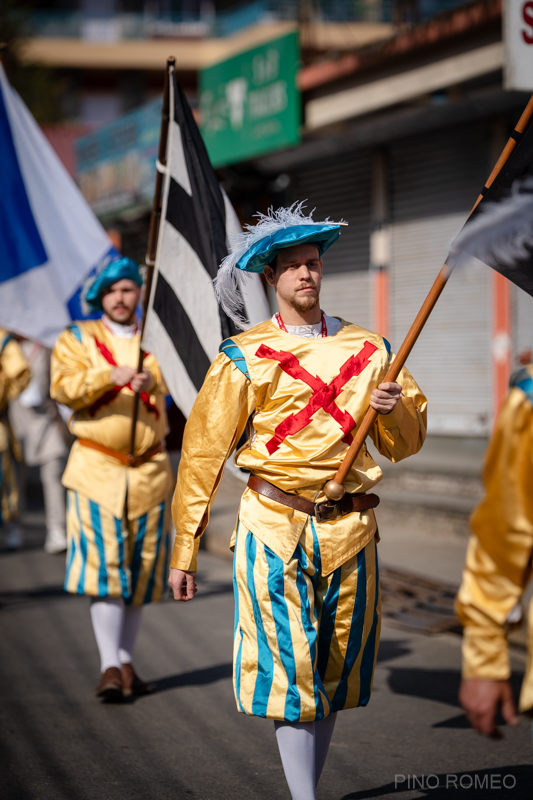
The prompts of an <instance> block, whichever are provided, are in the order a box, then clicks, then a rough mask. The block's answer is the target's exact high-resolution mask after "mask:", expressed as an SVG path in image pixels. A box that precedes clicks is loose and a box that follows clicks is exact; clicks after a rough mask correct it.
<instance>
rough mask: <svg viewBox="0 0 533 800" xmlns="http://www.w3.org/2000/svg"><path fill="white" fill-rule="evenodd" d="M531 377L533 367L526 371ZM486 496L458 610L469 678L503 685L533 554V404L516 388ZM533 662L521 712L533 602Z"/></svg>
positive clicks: (531, 698) (502, 421) (532, 684)
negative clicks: (512, 622) (513, 617)
mask: <svg viewBox="0 0 533 800" xmlns="http://www.w3.org/2000/svg"><path fill="white" fill-rule="evenodd" d="M527 371H528V373H529V374H530V376H531V377H532V378H533V366H530V367H528V369H527ZM484 483H485V488H486V492H487V494H486V497H485V499H484V500H483V501H482V502H481V504H480V505H479V507H478V508H477V509H476V511H475V512H474V514H473V516H472V519H471V527H472V535H471V538H470V542H469V545H468V551H467V557H466V564H465V569H464V572H463V580H462V584H461V588H460V590H459V594H458V596H457V600H456V611H457V614H458V616H459V619H460V620H461V622H462V624H463V625H464V626H465V632H464V639H463V676H464V677H465V678H489V679H495V680H505V679H507V678H508V677H509V675H510V664H509V654H508V649H507V624H506V623H507V618H508V616H509V614H510V612H511V611H512V610H513V608H514V607H515V606H516V604H517V603H518V602H519V601H520V597H521V596H522V594H523V592H524V589H525V587H526V585H527V583H528V581H529V578H530V577H531V570H532V556H533V406H532V404H531V401H530V399H529V398H528V396H527V394H526V393H525V392H524V391H523V390H522V389H520V388H518V387H515V388H513V389H511V392H510V393H509V395H508V397H507V400H506V402H505V404H504V406H503V408H502V410H501V413H500V416H499V418H498V421H497V424H496V428H495V430H494V434H493V437H492V440H491V443H490V446H489V450H488V453H487V457H486V465H485V472H484ZM528 649H529V660H528V666H527V669H526V676H525V678H524V683H523V686H522V692H521V696H520V710H521V711H530V710H531V709H533V662H532V658H533V604H530V608H529V643H528Z"/></svg>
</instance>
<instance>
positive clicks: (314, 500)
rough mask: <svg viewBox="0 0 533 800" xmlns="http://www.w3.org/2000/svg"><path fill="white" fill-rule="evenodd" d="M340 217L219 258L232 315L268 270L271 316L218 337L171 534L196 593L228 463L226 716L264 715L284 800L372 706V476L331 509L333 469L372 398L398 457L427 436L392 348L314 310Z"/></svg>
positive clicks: (280, 223)
mask: <svg viewBox="0 0 533 800" xmlns="http://www.w3.org/2000/svg"><path fill="white" fill-rule="evenodd" d="M338 237H339V224H336V223H332V222H329V221H326V222H324V223H318V222H314V220H313V219H312V218H311V217H305V216H304V215H303V213H302V211H301V206H297V207H292V208H290V209H279V210H278V211H277V212H275V213H274V214H272V213H271V214H270V215H269V216H268V217H265V216H261V217H260V221H259V224H258V225H257V226H255V227H249V229H248V232H247V233H245V234H243V235H242V239H241V242H240V244H241V246H240V247H238V249H237V250H236V251H235V252H234V253H233V254H232V255H230V256H228V258H227V259H225V261H224V262H223V264H222V266H221V269H220V271H219V277H218V279H217V293H218V296H219V299H220V301H221V303H222V305H223V307H224V308H225V310H226V311H227V312H228V313H229V314H230V315H232V316H233V318H236V316H237V312H238V307H239V296H238V289H237V286H238V282H237V277H236V276H237V274H238V273H237V269H240V270H245V271H248V272H261V271H263V270H264V274H265V278H266V280H267V281H268V283H269V284H270V285H271V286H273V287H274V289H275V291H276V297H277V300H278V304H279V313H278V314H275V315H274V317H273V318H272V319H271V320H269V321H268V322H264V323H262V324H260V325H257V326H256V327H254V328H252V329H250V330H248V331H246V332H245V333H241V334H239V335H238V336H235V337H233V338H232V339H226V341H225V342H223V343H222V345H221V348H220V354H219V355H218V356H217V358H216V359H215V361H214V362H213V364H212V365H211V368H210V370H209V373H208V375H207V377H206V380H205V383H204V385H203V387H202V389H201V391H200V393H199V395H198V398H197V400H196V403H195V405H194V408H193V410H192V413H191V415H190V417H189V420H188V423H187V426H186V429H185V436H184V441H183V449H182V458H181V463H180V469H179V476H178V485H177V489H176V493H175V496H174V502H173V514H174V520H175V524H176V529H177V536H176V542H175V547H174V553H173V557H172V569H171V572H170V579H169V580H170V584H171V586H172V588H173V591H174V597H175V599H176V600H191V599H192V598H193V597H194V594H195V591H196V586H195V573H196V554H197V551H198V543H199V538H198V537H199V536H200V534H201V533H202V532H203V530H204V529H205V527H206V525H207V522H208V517H209V509H210V506H211V504H212V502H213V498H214V496H215V493H216V490H217V487H218V484H219V481H220V477H221V475H222V471H223V468H224V463H225V461H226V459H227V458H228V456H229V455H230V453H231V452H232V451H233V449H234V448H235V446H236V443H237V442H238V441H239V439H240V437H241V434H242V432H243V430H244V428H245V426H246V423H247V420H248V419H249V417H250V416H251V415H253V427H252V431H251V436H250V438H249V440H248V442H247V443H246V444H245V445H244V447H242V448H241V449H240V450H239V451H238V453H237V455H236V458H235V462H236V464H237V465H238V466H239V467H244V468H246V469H248V470H250V472H251V477H250V480H249V482H248V488H247V489H246V490H245V492H244V495H243V498H242V501H241V505H240V509H239V517H238V521H237V525H236V528H235V531H234V534H233V537H232V542H231V544H232V547H234V550H235V558H234V587H235V638H234V689H235V696H236V701H237V708H238V710H239V711H241V712H243V713H245V714H251V715H255V716H260V717H265V718H269V719H273V720H275V728H276V736H277V741H278V746H279V749H280V754H281V760H282V763H283V767H284V771H285V776H286V778H287V782H288V784H289V788H290V791H291V794H292V797H293V798H294V800H313V799H314V798H315V787H316V784H317V783H318V780H319V778H320V773H321V771H322V768H323V766H324V763H325V760H326V755H327V751H328V747H329V743H330V740H331V736H332V733H333V727H334V724H335V717H336V713H337V711H340V710H342V709H345V708H352V707H354V706H364V705H366V704H367V703H368V700H369V698H370V692H371V687H372V677H373V672H374V665H375V660H376V654H377V647H378V640H379V629H380V599H379V584H378V572H377V555H376V540H377V528H376V520H375V517H374V512H373V511H372V509H373V508H374V507H375V506H376V505H377V503H378V502H379V501H378V498H377V497H376V496H375V495H372V494H366V492H367V490H369V489H371V488H372V487H373V486H374V485H375V484H376V483H377V482H378V481H379V480H380V479H381V477H382V473H381V470H380V469H379V467H378V466H376V464H375V463H374V461H373V460H372V458H371V457H370V455H369V453H368V451H367V450H366V448H363V450H362V452H361V453H360V455H359V457H358V459H357V460H356V461H355V463H354V465H353V467H352V469H351V471H350V473H349V476H348V479H347V481H346V492H347V493H346V495H345V497H344V498H343V499H342V501H340V502H339V503H337V504H326V503H325V501H326V497H325V495H324V493H323V491H322V487H323V486H324V484H325V483H326V481H328V480H329V479H331V478H332V477H333V475H334V474H335V472H336V470H337V468H338V466H339V464H340V462H341V460H342V458H343V456H344V454H345V453H346V450H347V448H348V445H349V444H350V442H351V441H352V434H353V431H354V429H355V428H356V426H357V425H358V424H359V422H360V421H361V419H362V418H363V415H364V413H365V411H366V410H367V408H368V404H369V403H370V404H371V405H372V406H373V407H374V408H375V409H377V410H378V411H379V412H380V416H379V417H378V419H377V422H376V424H375V425H374V428H373V429H372V431H371V437H372V439H373V441H374V443H375V445H376V447H377V448H378V450H379V451H380V452H381V453H382V454H384V455H385V456H387V457H388V458H390V459H391V460H392V461H398V460H400V459H402V458H405V457H406V456H409V455H411V454H412V453H416V452H417V451H418V450H419V449H420V447H421V446H422V443H423V441H424V438H425V425H426V400H425V397H424V396H423V394H422V393H421V391H420V390H419V388H418V386H417V385H416V383H415V382H414V381H413V379H412V378H411V376H410V375H409V373H408V372H407V370H405V369H404V370H402V372H401V373H400V378H399V380H400V385H399V384H397V383H382V380H383V377H384V375H385V373H386V371H387V367H388V365H389V362H390V359H391V357H392V356H391V353H390V346H389V344H388V342H387V341H386V340H385V339H383V337H381V336H380V335H379V334H376V333H371V332H370V331H367V330H364V329H362V328H360V327H358V326H357V325H354V324H352V323H349V322H346V321H344V320H342V319H337V318H335V317H329V316H328V315H327V314H325V313H324V312H322V311H321V310H320V305H319V292H320V284H321V280H322V258H321V256H322V254H323V253H324V251H325V250H327V248H328V247H330V246H331V245H332V244H333V243H334V242H335V241H336V240H337V239H338Z"/></svg>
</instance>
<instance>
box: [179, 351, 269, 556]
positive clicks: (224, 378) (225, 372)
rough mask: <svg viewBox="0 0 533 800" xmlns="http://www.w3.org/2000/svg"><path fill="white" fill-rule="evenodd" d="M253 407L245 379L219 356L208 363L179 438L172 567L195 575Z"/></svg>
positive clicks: (226, 359)
mask: <svg viewBox="0 0 533 800" xmlns="http://www.w3.org/2000/svg"><path fill="white" fill-rule="evenodd" d="M254 407H255V395H254V393H253V392H252V391H251V389H250V380H249V378H248V377H246V375H245V374H244V373H243V372H242V371H241V370H240V369H238V368H237V367H236V366H235V364H234V363H233V361H231V360H230V358H228V356H226V355H225V354H224V353H220V354H219V355H218V356H217V357H216V358H215V360H214V361H213V363H212V365H211V368H210V370H209V372H208V373H207V376H206V379H205V381H204V384H203V386H202V388H201V390H200V392H199V394H198V397H197V398H196V402H195V404H194V406H193V408H192V411H191V414H190V416H189V419H188V421H187V425H186V426H185V432H184V435H183V446H182V451H181V453H182V455H181V461H180V467H179V472H178V482H177V485H176V491H175V493H174V499H173V501H172V516H173V519H174V524H175V526H176V540H175V543H174V552H173V556H172V562H171V566H172V567H173V568H174V569H183V570H189V571H192V572H194V571H195V570H196V554H197V552H198V546H199V542H200V536H199V535H198V536H197V538H196V539H195V536H196V535H197V533H198V534H200V533H203V531H204V530H205V528H206V527H207V523H208V519H209V509H210V507H211V504H212V502H213V500H214V498H215V495H216V491H217V488H218V484H219V482H220V479H221V477H222V472H223V469H224V465H225V463H226V460H227V459H228V457H229V455H230V454H231V452H232V451H233V449H234V448H235V446H236V445H237V443H238V441H239V439H240V437H241V435H242V433H243V431H244V429H245V427H246V422H247V421H248V418H249V417H250V415H251V414H252V412H253V410H254Z"/></svg>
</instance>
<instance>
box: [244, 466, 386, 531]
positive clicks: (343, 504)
mask: <svg viewBox="0 0 533 800" xmlns="http://www.w3.org/2000/svg"><path fill="white" fill-rule="evenodd" d="M248 487H249V488H250V489H251V490H252V491H253V492H257V494H262V495H263V497H268V498H269V499H270V500H275V501H276V503H281V504H282V505H284V506H289V508H294V509H295V510H296V511H302V512H303V513H304V514H309V515H310V516H312V517H316V519H317V521H318V522H331V521H332V520H334V519H340V518H341V517H344V516H346V514H351V513H352V512H353V511H366V510H367V509H369V508H376V506H378V505H379V497H378V496H377V494H363V493H361V494H345V495H344V497H343V498H342V500H339V501H338V502H337V503H333V502H330V501H328V502H327V503H312V502H311V500H306V499H305V497H299V496H298V495H296V494H289V493H288V492H284V491H282V489H278V487H277V486H274V485H273V484H271V483H269V482H268V481H264V480H263V478H258V477H257V475H250V477H249V479H248Z"/></svg>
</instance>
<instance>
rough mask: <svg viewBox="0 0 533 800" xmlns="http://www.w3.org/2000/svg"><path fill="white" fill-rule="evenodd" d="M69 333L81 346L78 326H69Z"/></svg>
mask: <svg viewBox="0 0 533 800" xmlns="http://www.w3.org/2000/svg"><path fill="white" fill-rule="evenodd" d="M67 330H68V331H70V332H71V334H72V335H73V336H74V337H75V338H76V339H77V340H78V342H79V343H80V344H81V331H80V329H79V327H78V326H77V325H69V326H68V328H67Z"/></svg>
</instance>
